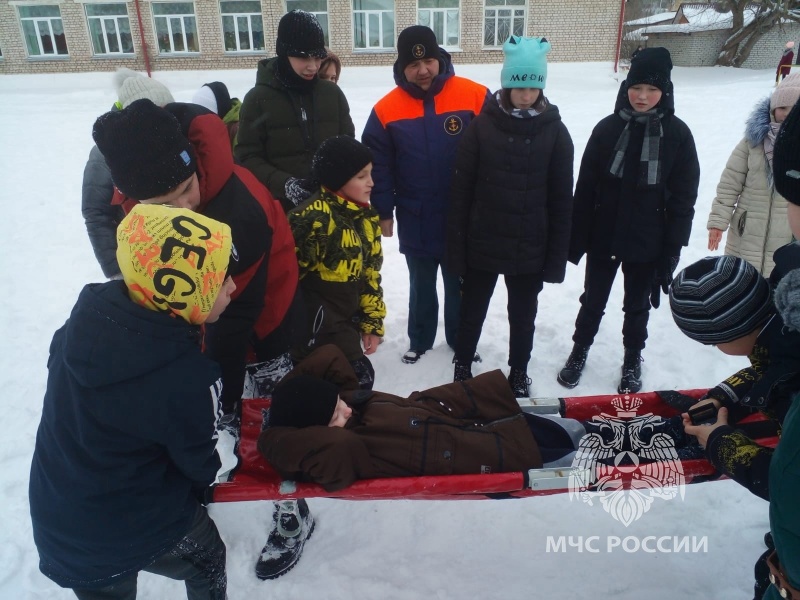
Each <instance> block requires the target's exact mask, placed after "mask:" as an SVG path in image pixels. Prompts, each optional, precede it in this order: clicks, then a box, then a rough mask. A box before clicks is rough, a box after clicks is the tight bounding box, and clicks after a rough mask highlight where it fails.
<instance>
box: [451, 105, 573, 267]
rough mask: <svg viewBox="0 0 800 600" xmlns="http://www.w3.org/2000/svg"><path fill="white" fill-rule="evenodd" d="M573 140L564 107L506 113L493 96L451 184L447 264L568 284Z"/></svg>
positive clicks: (464, 145) (461, 151)
mask: <svg viewBox="0 0 800 600" xmlns="http://www.w3.org/2000/svg"><path fill="white" fill-rule="evenodd" d="M573 156H574V148H573V145H572V138H571V137H570V135H569V132H568V131H567V128H566V126H565V125H564V123H563V122H562V121H561V115H560V114H559V112H558V108H557V107H555V106H553V105H549V106H548V107H547V109H546V110H545V111H544V112H543V113H542V114H540V115H537V116H536V117H532V118H527V119H520V118H517V117H512V116H511V115H509V114H508V113H506V112H505V111H504V110H503V109H502V108H501V107H500V105H499V104H498V103H497V100H496V99H495V98H494V97H493V98H492V99H491V101H489V102H487V103H486V105H485V106H484V109H483V111H482V112H481V114H480V115H478V116H477V117H475V119H473V121H472V122H471V123H470V125H469V127H468V129H467V131H466V133H465V134H464V138H463V139H462V140H461V142H460V144H459V147H458V153H457V155H456V162H455V170H454V173H453V181H452V183H451V199H450V217H449V220H448V228H447V257H446V264H447V266H448V268H449V270H451V271H452V272H454V273H457V274H460V275H463V274H464V273H465V272H466V270H467V268H468V267H469V268H473V269H478V270H481V271H488V272H491V273H503V274H509V275H520V274H530V273H536V274H538V273H541V275H542V277H543V279H544V281H546V282H549V283H560V282H562V281H563V280H564V272H565V270H566V263H567V249H568V247H569V233H570V219H571V215H572V163H573Z"/></svg>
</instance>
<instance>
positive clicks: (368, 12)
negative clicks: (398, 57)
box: [352, 2, 397, 51]
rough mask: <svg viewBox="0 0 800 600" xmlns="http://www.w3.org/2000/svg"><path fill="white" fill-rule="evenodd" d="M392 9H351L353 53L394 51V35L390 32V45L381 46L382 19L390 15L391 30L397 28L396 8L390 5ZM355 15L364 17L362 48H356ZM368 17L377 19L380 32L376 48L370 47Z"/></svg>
mask: <svg viewBox="0 0 800 600" xmlns="http://www.w3.org/2000/svg"><path fill="white" fill-rule="evenodd" d="M392 4H393V6H392V9H391V10H389V9H356V8H353V9H352V14H353V49H354V50H355V51H362V50H394V47H395V41H394V40H395V37H396V36H395V33H394V31H393V32H392V35H391V40H390V42H391V45H389V46H384V45H383V19H384V17H386V16H387V15H390V16H391V18H392V21H393V25H392V29H395V28H396V27H397V18H396V8H397V6H396V5H395V4H394V2H393V3H392ZM356 15H363V17H364V24H365V25H366V31H365V32H364V33H365V35H364V41H365V43H366V45H365V46H364V47H361V46H356ZM370 17H377V19H378V31H379V32H380V36H379V39H380V40H381V41H380V43H379V44H378V45H377V46H372V45H370V35H369V30H370Z"/></svg>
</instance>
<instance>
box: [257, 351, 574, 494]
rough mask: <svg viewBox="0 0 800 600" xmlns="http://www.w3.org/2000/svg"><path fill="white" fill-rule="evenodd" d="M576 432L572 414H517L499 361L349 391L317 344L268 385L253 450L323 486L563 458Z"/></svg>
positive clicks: (350, 376)
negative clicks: (459, 372) (389, 386)
mask: <svg viewBox="0 0 800 600" xmlns="http://www.w3.org/2000/svg"><path fill="white" fill-rule="evenodd" d="M585 433H586V430H585V429H584V427H583V426H582V425H581V423H580V422H578V421H576V420H574V419H562V418H559V417H553V418H549V417H543V416H538V415H529V414H526V413H523V412H522V411H521V410H520V407H519V404H518V403H517V400H516V398H515V397H514V394H513V393H512V392H511V389H510V388H509V386H508V380H507V379H506V377H505V375H503V373H502V372H501V371H500V370H495V371H491V372H489V373H483V374H481V375H479V376H477V377H474V378H473V379H470V380H469V381H465V382H459V383H450V384H446V385H442V386H439V387H435V388H431V389H428V390H425V391H422V392H414V393H412V394H411V395H410V396H409V397H407V398H402V397H400V396H394V395H391V394H386V393H383V392H377V391H372V390H359V389H358V379H357V378H356V376H355V374H354V373H353V370H352V368H351V367H350V363H349V362H348V361H347V359H346V358H345V356H344V355H343V354H342V352H341V351H340V350H339V349H338V348H337V347H336V346H333V345H327V346H322V347H320V348H318V349H317V350H315V351H314V352H313V353H311V354H310V355H309V356H308V357H307V358H306V359H304V360H303V361H302V362H300V363H299V364H298V365H297V367H295V369H294V370H293V371H292V372H290V373H289V374H288V375H287V376H286V377H285V378H284V379H283V381H282V382H281V383H280V384H279V385H278V386H277V387H276V388H275V390H274V392H273V395H272V405H271V408H270V410H269V415H268V418H267V427H266V429H265V430H264V431H262V433H261V435H260V437H259V440H258V449H259V451H260V452H261V454H262V455H263V456H264V457H265V458H266V459H267V461H268V462H269V463H270V464H271V465H272V466H273V467H274V468H275V469H276V470H277V471H278V472H279V473H280V474H281V476H283V477H284V478H285V479H294V480H299V481H309V480H310V481H313V482H315V483H318V484H319V485H321V486H323V487H324V488H325V489H326V490H327V491H329V492H332V491H336V490H340V489H342V488H345V487H347V486H348V485H350V484H352V483H353V482H354V481H356V480H358V479H371V478H376V477H407V476H417V475H453V474H476V473H497V472H513V471H523V470H527V469H535V468H540V467H542V466H546V467H556V466H569V465H570V464H571V462H572V456H573V454H574V452H575V450H576V448H577V446H578V441H579V440H580V438H581V436H583V435H584V434H585Z"/></svg>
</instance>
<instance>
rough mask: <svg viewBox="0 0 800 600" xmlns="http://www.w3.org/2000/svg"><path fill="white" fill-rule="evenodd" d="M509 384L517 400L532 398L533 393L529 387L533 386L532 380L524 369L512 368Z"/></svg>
mask: <svg viewBox="0 0 800 600" xmlns="http://www.w3.org/2000/svg"><path fill="white" fill-rule="evenodd" d="M508 384H509V385H510V386H511V391H512V392H514V396H515V397H516V398H530V395H531V392H530V388H529V387H528V386H529V385H530V384H531V378H530V377H528V374H527V373H526V372H525V371H523V370H522V369H514V368H513V367H512V369H511V372H510V373H509V374H508Z"/></svg>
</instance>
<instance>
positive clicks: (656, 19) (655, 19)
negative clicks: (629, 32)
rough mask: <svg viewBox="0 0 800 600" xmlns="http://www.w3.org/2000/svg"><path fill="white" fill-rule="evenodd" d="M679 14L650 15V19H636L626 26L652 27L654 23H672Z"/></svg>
mask: <svg viewBox="0 0 800 600" xmlns="http://www.w3.org/2000/svg"><path fill="white" fill-rule="evenodd" d="M677 14H678V13H677V12H675V11H673V12H663V13H658V14H657V15H650V16H649V17H642V18H641V19H634V20H633V21H626V22H625V25H632V26H635V25H652V24H654V23H664V22H665V21H672V19H674V18H675V15H677Z"/></svg>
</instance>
